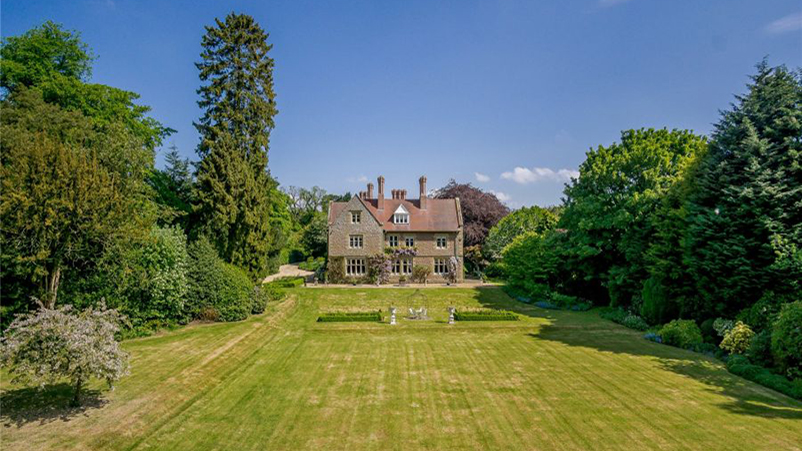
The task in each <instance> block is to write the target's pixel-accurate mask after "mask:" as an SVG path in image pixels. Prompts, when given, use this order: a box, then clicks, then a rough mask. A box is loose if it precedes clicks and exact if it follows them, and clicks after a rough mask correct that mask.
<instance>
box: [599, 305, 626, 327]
mask: <svg viewBox="0 0 802 451" xmlns="http://www.w3.org/2000/svg"><path fill="white" fill-rule="evenodd" d="M599 316H600V317H601V318H602V319H606V320H609V321H612V322H614V323H618V324H621V323H623V322H624V318H626V317H627V316H629V314H628V313H627V312H626V311H624V310H623V309H620V308H613V307H605V308H602V309H600V310H599Z"/></svg>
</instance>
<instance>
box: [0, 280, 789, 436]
mask: <svg viewBox="0 0 802 451" xmlns="http://www.w3.org/2000/svg"><path fill="white" fill-rule="evenodd" d="M390 304H393V305H397V306H399V307H401V308H402V310H403V311H406V308H407V307H408V306H412V305H414V306H421V305H425V306H428V308H429V309H430V313H431V314H432V316H433V319H432V320H431V321H428V322H412V321H406V320H401V322H400V324H399V325H398V326H389V325H387V324H378V323H316V322H315V319H316V318H317V313H318V312H319V311H321V310H331V309H346V308H374V309H379V308H381V309H383V310H386V308H387V306H389V305H390ZM447 305H456V306H458V307H460V306H472V307H478V306H488V307H501V308H507V309H513V310H516V311H518V312H520V313H521V314H522V315H523V320H522V321H518V322H492V323H459V324H457V325H454V326H449V325H448V324H446V321H445V319H446V306H447ZM125 348H126V349H127V350H128V351H130V352H131V354H132V358H131V365H132V370H131V375H130V376H128V377H127V378H125V379H123V380H122V381H121V382H120V383H119V384H118V386H117V388H116V390H115V391H113V392H107V391H105V390H104V391H102V392H99V393H97V392H96V393H94V394H92V395H91V396H90V398H89V399H88V400H87V406H86V407H85V408H84V409H83V410H80V411H75V410H68V409H64V408H58V407H57V408H54V407H53V406H52V404H53V401H52V400H53V399H57V400H58V402H62V403H64V404H66V400H67V397H68V394H67V392H66V390H63V389H56V390H51V391H49V392H46V393H44V394H37V393H36V392H34V391H32V390H25V389H20V388H18V387H9V386H8V385H4V393H3V398H2V401H3V405H2V414H0V415H2V421H3V423H4V426H3V428H2V449H3V450H12V449H26V450H32V449H59V450H61V449H64V450H66V449H103V450H107V449H108V450H122V449H164V450H206V449H218V450H237V451H239V450H243V451H244V450H264V449H275V450H289V449H315V450H329V449H349V450H362V449H375V450H384V449H398V450H415V449H436V450H443V449H465V450H475V449H494V450H522V449H543V450H552V449H566V450H576V449H636V450H644V449H700V450H710V449H721V450H735V449H743V450H755V449H765V450H787V449H800V448H802V403H800V402H796V401H794V400H791V399H790V398H787V397H785V396H783V395H780V394H778V393H776V392H773V391H771V390H768V389H766V388H763V387H761V386H758V385H756V384H753V383H751V382H748V381H746V380H743V379H740V378H738V377H735V376H733V375H730V374H729V373H727V372H726V370H724V369H723V368H722V366H721V364H720V363H718V362H716V361H714V360H710V359H708V358H705V357H702V356H700V355H698V354H693V353H690V352H686V351H683V350H679V349H675V348H671V347H668V346H663V345H659V344H655V343H651V342H648V341H646V340H643V339H641V338H640V337H639V334H638V333H635V332H632V331H630V330H628V329H625V328H623V327H621V326H618V325H615V324H613V323H610V322H607V321H604V320H601V319H599V318H598V317H597V315H596V313H594V312H592V311H591V312H585V313H574V312H555V311H546V310H541V309H538V308H536V307H530V306H525V305H523V304H519V303H517V302H514V301H512V300H510V299H509V298H508V297H507V296H506V295H505V294H504V293H503V292H502V291H500V290H499V289H497V288H482V289H449V288H437V289H427V290H422V291H415V290H413V289H370V288H368V289H322V288H306V289H304V288H299V289H295V290H293V291H292V292H291V295H290V297H289V298H288V299H287V300H286V301H284V302H282V303H280V304H278V305H273V306H271V308H270V309H268V311H267V312H266V313H265V314H264V315H261V316H258V317H254V318H252V319H250V320H248V321H244V322H240V323H229V324H213V325H200V326H191V327H187V328H184V329H182V330H178V331H175V332H170V333H167V334H164V335H161V336H156V337H150V338H144V339H138V340H132V341H128V342H126V343H125ZM100 387H101V385H100V384H98V385H97V388H100Z"/></svg>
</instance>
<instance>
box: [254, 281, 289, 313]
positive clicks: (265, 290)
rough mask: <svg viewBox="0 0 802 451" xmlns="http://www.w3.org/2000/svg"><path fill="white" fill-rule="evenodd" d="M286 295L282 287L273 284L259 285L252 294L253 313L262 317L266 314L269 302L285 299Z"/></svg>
mask: <svg viewBox="0 0 802 451" xmlns="http://www.w3.org/2000/svg"><path fill="white" fill-rule="evenodd" d="M285 296H286V293H285V292H284V290H283V289H281V287H279V286H277V285H273V284H269V283H268V284H264V285H257V286H255V287H253V291H252V292H251V313H252V314H254V315H260V314H262V313H264V312H265V309H266V308H267V304H268V303H269V302H276V301H280V300H281V299H284V297H285Z"/></svg>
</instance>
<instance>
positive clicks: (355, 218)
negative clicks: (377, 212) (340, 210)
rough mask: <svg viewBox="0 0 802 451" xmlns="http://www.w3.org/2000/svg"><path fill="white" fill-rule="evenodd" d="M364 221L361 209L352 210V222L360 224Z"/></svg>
mask: <svg viewBox="0 0 802 451" xmlns="http://www.w3.org/2000/svg"><path fill="white" fill-rule="evenodd" d="M360 222H362V212H361V211H352V212H351V224H359V223H360Z"/></svg>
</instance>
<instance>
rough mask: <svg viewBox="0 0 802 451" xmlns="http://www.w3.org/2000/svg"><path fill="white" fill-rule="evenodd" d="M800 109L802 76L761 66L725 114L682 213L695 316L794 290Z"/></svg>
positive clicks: (799, 225) (800, 236)
mask: <svg viewBox="0 0 802 451" xmlns="http://www.w3.org/2000/svg"><path fill="white" fill-rule="evenodd" d="M800 105H802V73H800V72H798V71H797V72H792V71H789V70H788V69H786V68H785V67H784V66H779V67H774V68H771V67H769V66H768V64H767V63H766V61H763V62H762V63H761V64H759V65H758V66H757V74H756V75H754V76H753V77H752V83H751V84H749V85H748V93H747V94H746V95H743V96H737V97H736V103H735V104H734V105H733V106H732V109H731V110H730V111H725V112H722V117H721V120H720V121H719V123H718V124H717V125H716V129H715V132H714V134H713V137H712V142H711V145H710V152H709V153H708V155H707V157H706V159H705V161H704V162H703V163H702V167H701V170H700V176H699V180H698V185H699V188H698V190H697V191H696V192H694V193H693V194H692V195H691V196H690V198H689V202H688V207H687V210H688V217H689V224H688V230H687V235H686V257H685V262H686V263H687V264H688V266H689V269H690V270H691V274H694V276H695V279H696V287H697V289H698V291H699V298H700V299H699V300H698V301H697V305H696V310H697V311H696V312H695V314H696V315H697V316H699V317H701V316H704V315H733V314H735V313H737V312H738V311H739V310H741V309H743V308H745V307H747V306H749V305H752V304H753V303H754V302H756V301H757V300H758V299H760V298H761V297H762V296H763V295H764V294H765V293H766V292H767V291H768V290H772V291H774V292H775V293H778V294H782V293H783V292H785V293H791V292H793V291H794V290H795V289H798V287H796V288H795V286H796V285H794V281H798V280H799V279H800V278H802V272H800V266H799V264H788V262H794V261H795V262H797V263H798V262H799V258H798V255H797V256H796V257H794V256H791V257H790V258H789V257H788V252H798V249H799V248H800V247H802V183H800V182H801V181H802V159H800V152H802V108H800ZM795 250H796V251H795ZM780 258H782V261H779V260H778V259H780ZM797 296H798V293H797Z"/></svg>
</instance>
